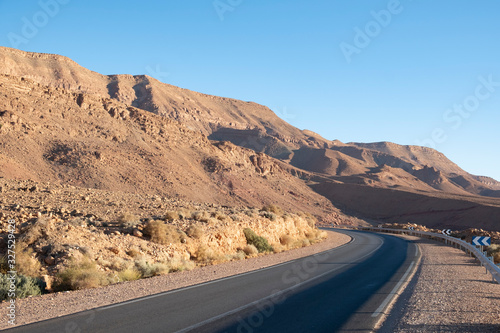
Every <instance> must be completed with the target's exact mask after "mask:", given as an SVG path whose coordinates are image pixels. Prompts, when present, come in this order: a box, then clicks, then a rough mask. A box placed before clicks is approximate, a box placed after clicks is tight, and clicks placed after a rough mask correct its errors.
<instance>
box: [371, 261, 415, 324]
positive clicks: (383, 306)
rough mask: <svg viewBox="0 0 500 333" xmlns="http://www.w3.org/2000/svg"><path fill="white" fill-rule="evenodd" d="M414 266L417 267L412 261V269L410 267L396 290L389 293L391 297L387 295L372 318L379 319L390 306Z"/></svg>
mask: <svg viewBox="0 0 500 333" xmlns="http://www.w3.org/2000/svg"><path fill="white" fill-rule="evenodd" d="M414 265H415V261H412V262H411V264H410V267H408V269H407V270H406V272H405V274H404V275H403V277H402V278H401V280H399V282H398V284H396V286H395V287H394V289H392V291H391V292H390V293H389V295H387V297H386V298H385V300H384V301H383V302H382V304H380V306H379V307H378V308H377V310H375V312H374V313H373V314H372V317H377V316H378V315H379V314H381V313H382V311H383V310H384V309H385V307H386V306H387V304H389V302H390V301H391V299H392V298H393V297H394V296H396V294H397V292H398V290H399V288H400V287H401V285H402V284H403V282H405V281H406V277H407V276H408V274H410V271H411V269H412V268H413V266H414Z"/></svg>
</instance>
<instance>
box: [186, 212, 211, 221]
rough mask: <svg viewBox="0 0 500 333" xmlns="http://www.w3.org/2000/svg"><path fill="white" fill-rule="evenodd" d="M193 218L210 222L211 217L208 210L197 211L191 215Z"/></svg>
mask: <svg viewBox="0 0 500 333" xmlns="http://www.w3.org/2000/svg"><path fill="white" fill-rule="evenodd" d="M191 218H192V219H193V220H196V221H200V222H205V223H206V222H208V220H209V219H210V214H209V213H208V212H206V211H196V212H194V213H193V214H192V215H191Z"/></svg>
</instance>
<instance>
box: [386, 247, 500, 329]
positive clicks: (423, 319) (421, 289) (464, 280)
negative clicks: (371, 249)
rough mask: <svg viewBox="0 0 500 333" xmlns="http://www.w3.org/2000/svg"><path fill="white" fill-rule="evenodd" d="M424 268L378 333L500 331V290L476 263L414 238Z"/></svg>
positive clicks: (454, 252)
mask: <svg viewBox="0 0 500 333" xmlns="http://www.w3.org/2000/svg"><path fill="white" fill-rule="evenodd" d="M412 239H413V240H414V241H415V242H416V243H418V245H419V247H420V250H421V252H422V259H421V263H420V267H419V268H418V270H417V272H416V274H415V276H414V278H413V279H412V281H411V282H410V283H409V284H408V286H407V288H406V289H405V291H404V292H403V293H402V295H401V296H400V298H399V299H398V301H397V302H396V304H395V305H394V307H393V309H392V312H391V313H390V315H389V317H388V318H387V320H386V321H385V323H384V324H383V326H382V328H381V329H380V330H379V331H378V332H383V333H389V332H500V285H499V284H497V283H494V282H492V279H491V275H490V274H486V273H485V268H483V267H481V266H480V265H479V264H478V262H476V261H475V259H474V258H471V257H469V256H468V255H466V254H465V253H464V252H463V251H461V250H458V249H455V248H453V247H449V246H446V245H444V244H442V243H439V242H435V241H431V240H427V239H421V238H414V237H412Z"/></svg>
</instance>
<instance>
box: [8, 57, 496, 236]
mask: <svg viewBox="0 0 500 333" xmlns="http://www.w3.org/2000/svg"><path fill="white" fill-rule="evenodd" d="M0 74H1V76H0V94H1V96H2V99H1V100H0V123H1V128H0V147H1V151H0V176H4V177H9V178H22V179H24V178H31V179H34V180H38V181H51V182H61V183H69V184H72V185H77V186H83V187H93V188H100V189H107V190H119V191H129V192H147V193H161V194H163V195H170V196H179V197H182V198H185V199H189V200H197V201H202V202H214V203H218V204H231V205H234V204H242V205H261V204H265V203H270V202H275V203H277V204H280V205H283V206H284V207H287V208H289V207H294V208H300V209H303V210H306V211H309V212H313V213H314V214H316V215H318V216H326V215H328V214H332V212H334V211H335V209H336V208H335V207H339V208H342V209H343V210H344V211H345V212H349V213H350V214H358V215H360V216H364V217H368V218H372V219H378V220H383V221H392V222H402V221H403V220H404V222H406V220H408V219H413V220H415V222H420V223H421V224H428V225H429V223H431V224H433V225H439V226H440V225H443V226H452V225H460V226H467V227H468V226H477V224H478V223H480V224H483V225H487V226H488V227H489V228H490V229H498V228H500V226H496V224H495V223H496V222H495V214H497V215H496V216H498V212H500V211H499V210H498V209H499V207H500V199H498V198H499V197H500V183H499V182H497V181H496V180H494V179H491V178H488V177H481V176H474V175H470V174H468V173H467V172H465V171H464V170H462V169H461V168H460V167H459V166H457V165H456V164H454V163H453V162H451V161H450V160H449V159H447V158H446V157H445V156H444V155H443V154H441V153H439V152H438V151H436V150H434V149H430V148H426V147H418V146H402V145H397V144H394V143H389V142H380V143H342V142H340V141H338V140H335V141H330V140H326V139H324V138H322V137H321V136H320V135H318V134H316V133H314V132H311V131H308V130H299V129H297V128H295V127H293V126H291V125H290V124H288V123H286V122H285V121H283V120H282V119H280V118H279V117H277V116H276V115H275V114H274V112H272V111H271V110H270V109H269V108H267V107H265V106H262V105H259V104H256V103H252V102H244V101H239V100H236V99H231V98H223V97H217V96H210V95H206V94H202V93H198V92H193V91H190V90H187V89H182V88H178V87H175V86H172V85H168V84H165V83H161V82H159V81H157V80H155V79H153V78H151V77H149V76H145V75H137V76H132V75H102V74H99V73H96V72H93V71H90V70H88V69H86V68H83V67H81V66H80V65H78V64H77V63H76V62H74V61H72V60H70V59H68V58H66V57H63V56H59V55H52V54H40V53H30V52H24V51H20V50H15V49H10V48H4V47H0ZM450 200H451V201H450ZM380 201H382V202H380ZM450 202H453V204H449V203H450ZM415 203H418V205H416V204H415ZM441 206H446V207H447V208H446V209H440V207H441ZM471 207H473V208H471ZM437 211H439V214H437V213H435V212H437ZM464 212H474V214H476V215H477V216H480V217H481V221H479V222H478V221H476V220H475V218H474V214H465V213H464ZM426 221H429V222H428V223H426Z"/></svg>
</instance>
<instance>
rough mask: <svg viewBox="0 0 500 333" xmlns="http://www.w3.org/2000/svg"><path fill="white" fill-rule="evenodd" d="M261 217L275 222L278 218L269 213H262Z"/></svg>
mask: <svg viewBox="0 0 500 333" xmlns="http://www.w3.org/2000/svg"><path fill="white" fill-rule="evenodd" d="M262 216H264V217H265V218H268V219H270V220H271V221H276V219H277V218H278V217H277V215H276V214H274V213H270V212H263V213H262Z"/></svg>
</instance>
